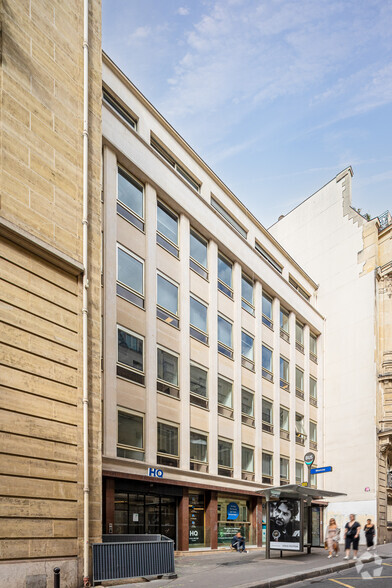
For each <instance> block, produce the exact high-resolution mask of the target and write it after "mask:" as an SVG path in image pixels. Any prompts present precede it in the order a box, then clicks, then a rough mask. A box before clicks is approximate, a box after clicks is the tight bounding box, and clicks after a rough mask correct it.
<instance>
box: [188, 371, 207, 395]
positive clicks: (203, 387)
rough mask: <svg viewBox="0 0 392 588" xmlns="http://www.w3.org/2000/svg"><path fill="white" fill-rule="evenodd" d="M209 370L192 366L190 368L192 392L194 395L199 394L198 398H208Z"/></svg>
mask: <svg viewBox="0 0 392 588" xmlns="http://www.w3.org/2000/svg"><path fill="white" fill-rule="evenodd" d="M207 381H208V380H207V370H204V369H203V368H201V367H199V366H197V365H194V364H191V366H190V391H191V393H193V394H197V395H198V396H203V398H207V397H208V387H207Z"/></svg>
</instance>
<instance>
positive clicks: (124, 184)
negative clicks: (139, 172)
mask: <svg viewBox="0 0 392 588" xmlns="http://www.w3.org/2000/svg"><path fill="white" fill-rule="evenodd" d="M117 183H118V185H117V198H118V200H119V201H120V202H121V203H122V204H125V206H126V207H127V208H129V209H130V210H131V211H132V212H134V213H135V214H137V216H138V217H139V219H143V218H144V214H143V193H144V189H143V186H142V184H140V183H139V182H137V181H136V180H135V179H134V178H133V177H132V176H131V175H129V174H128V173H127V172H125V171H124V170H123V169H121V168H120V167H119V168H118V174H117ZM133 218H134V217H133ZM128 220H131V222H132V219H128ZM136 220H137V219H136ZM133 224H136V223H133ZM139 224H140V222H139ZM136 226H138V225H137V224H136ZM143 227H144V225H143V226H138V228H143Z"/></svg>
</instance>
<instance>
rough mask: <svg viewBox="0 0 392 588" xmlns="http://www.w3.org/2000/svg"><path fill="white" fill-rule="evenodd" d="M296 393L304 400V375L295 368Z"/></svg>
mask: <svg viewBox="0 0 392 588" xmlns="http://www.w3.org/2000/svg"><path fill="white" fill-rule="evenodd" d="M295 393H296V395H297V396H298V397H299V398H302V399H303V398H304V373H303V371H302V370H301V369H300V368H299V367H297V366H296V367H295Z"/></svg>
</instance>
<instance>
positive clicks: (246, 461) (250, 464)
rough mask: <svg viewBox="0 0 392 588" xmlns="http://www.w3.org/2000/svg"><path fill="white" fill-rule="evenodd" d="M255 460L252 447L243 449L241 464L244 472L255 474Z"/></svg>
mask: <svg viewBox="0 0 392 588" xmlns="http://www.w3.org/2000/svg"><path fill="white" fill-rule="evenodd" d="M254 462H255V460H254V450H253V448H252V447H245V446H244V445H242V447H241V464H242V471H243V472H252V473H253V472H254V471H255V463H254Z"/></svg>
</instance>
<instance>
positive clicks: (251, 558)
mask: <svg viewBox="0 0 392 588" xmlns="http://www.w3.org/2000/svg"><path fill="white" fill-rule="evenodd" d="M343 556H344V553H343V552H341V555H340V556H339V557H338V558H332V559H328V558H327V552H326V551H325V550H324V549H320V548H313V549H312V553H311V554H310V555H307V554H305V553H300V554H295V553H290V552H287V551H285V552H283V558H280V557H279V552H277V553H273V559H271V560H265V559H264V557H265V552H264V550H262V549H254V550H251V551H249V552H248V553H237V552H227V551H218V552H214V553H206V552H196V553H187V554H184V555H183V554H181V555H177V556H176V558H175V565H176V573H177V576H178V577H177V578H176V579H168V578H161V579H160V580H157V579H152V580H151V581H150V582H148V586H151V588H153V587H154V588H161V587H163V586H170V587H172V588H185V587H192V586H195V588H211V587H212V588H231V587H233V588H234V587H236V588H274V587H276V586H284V585H286V584H290V583H293V582H299V581H302V580H306V579H309V578H313V577H317V576H320V575H325V574H329V573H333V572H335V571H339V570H344V569H348V568H350V567H353V566H354V565H355V563H356V562H354V561H353V560H349V561H346V560H343ZM374 556H376V557H377V556H378V557H381V558H385V557H392V543H389V544H386V545H380V546H378V547H377V548H376V551H375V554H373V553H372V554H369V552H367V551H366V549H365V547H364V546H360V550H359V558H363V561H369V560H370V559H373V558H374ZM110 584H111V586H112V588H127V587H129V588H139V587H141V586H144V587H145V588H146V584H147V581H146V580H143V581H141V582H140V581H137V582H135V581H132V582H131V583H125V584H124V583H122V584H115V585H114V584H113V583H110ZM103 585H104V586H108V585H109V583H106V582H104V583H103Z"/></svg>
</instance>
